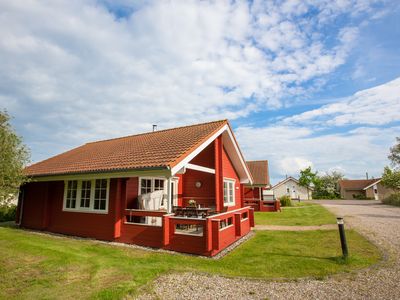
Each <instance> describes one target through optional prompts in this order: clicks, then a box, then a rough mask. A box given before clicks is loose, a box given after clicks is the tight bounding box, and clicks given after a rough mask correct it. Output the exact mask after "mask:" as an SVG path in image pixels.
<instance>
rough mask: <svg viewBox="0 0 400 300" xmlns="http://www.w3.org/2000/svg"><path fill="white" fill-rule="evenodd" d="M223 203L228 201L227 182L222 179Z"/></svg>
mask: <svg viewBox="0 0 400 300" xmlns="http://www.w3.org/2000/svg"><path fill="white" fill-rule="evenodd" d="M224 203H228V183H227V182H226V181H224Z"/></svg>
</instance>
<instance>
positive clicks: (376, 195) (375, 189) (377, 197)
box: [372, 184, 379, 200]
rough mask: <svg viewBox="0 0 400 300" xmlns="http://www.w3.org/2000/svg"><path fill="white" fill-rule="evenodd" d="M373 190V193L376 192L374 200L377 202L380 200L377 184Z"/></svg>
mask: <svg viewBox="0 0 400 300" xmlns="http://www.w3.org/2000/svg"><path fill="white" fill-rule="evenodd" d="M372 188H373V191H374V198H375V200H379V195H378V185H376V184H375V185H374V186H373V187H372Z"/></svg>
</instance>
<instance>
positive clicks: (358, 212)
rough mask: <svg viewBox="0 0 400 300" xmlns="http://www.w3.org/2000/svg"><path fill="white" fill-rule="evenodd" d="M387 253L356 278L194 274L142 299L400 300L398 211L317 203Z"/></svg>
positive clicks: (367, 204) (162, 282) (174, 278)
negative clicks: (265, 278) (272, 278)
mask: <svg viewBox="0 0 400 300" xmlns="http://www.w3.org/2000/svg"><path fill="white" fill-rule="evenodd" d="M320 203H323V205H324V206H326V207H327V208H328V209H330V210H331V211H333V212H334V213H335V214H337V215H341V216H344V217H345V221H346V223H348V224H349V225H351V226H352V227H353V228H355V229H356V230H358V231H359V232H361V233H363V234H364V235H365V236H367V237H368V238H369V239H370V240H372V241H373V242H374V243H376V244H377V245H378V246H379V247H380V248H381V249H382V250H383V251H384V253H386V254H387V257H388V258H389V260H388V261H387V262H385V263H382V264H381V265H380V266H377V267H373V268H370V269H366V270H362V271H360V272H358V273H356V274H355V275H354V274H353V275H346V276H345V277H344V276H343V275H341V276H340V278H339V276H336V277H335V276H333V277H331V278H328V279H326V280H323V281H321V280H310V279H302V280H298V281H289V282H274V281H262V280H250V279H243V278H224V277H221V276H214V275H208V274H204V275H201V274H200V275H199V274H192V273H184V274H169V275H165V276H162V277H160V278H158V279H157V283H156V284H155V285H154V293H153V294H146V295H142V296H141V297H140V298H141V299H154V298H159V299H266V298H267V299H400V284H399V281H400V208H397V207H390V206H386V205H381V204H377V202H374V201H334V202H332V201H321V202H320Z"/></svg>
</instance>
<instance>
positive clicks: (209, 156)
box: [190, 143, 215, 169]
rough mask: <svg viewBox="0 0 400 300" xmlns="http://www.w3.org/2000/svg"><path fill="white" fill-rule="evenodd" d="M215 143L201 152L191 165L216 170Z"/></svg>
mask: <svg viewBox="0 0 400 300" xmlns="http://www.w3.org/2000/svg"><path fill="white" fill-rule="evenodd" d="M214 151H215V150H214V143H211V144H210V145H208V146H207V147H206V148H205V149H204V150H203V151H201V152H200V153H199V154H198V155H196V157H195V158H193V159H192V160H191V161H190V163H191V164H195V165H199V166H203V167H207V168H211V169H214V164H215V163H214Z"/></svg>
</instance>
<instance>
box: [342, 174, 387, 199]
mask: <svg viewBox="0 0 400 300" xmlns="http://www.w3.org/2000/svg"><path fill="white" fill-rule="evenodd" d="M338 185H339V192H340V197H341V198H342V199H375V200H383V199H384V198H386V197H387V196H389V195H391V194H393V193H394V191H393V190H391V189H388V188H386V187H385V186H383V185H382V183H381V178H376V179H343V180H339V182H338Z"/></svg>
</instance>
